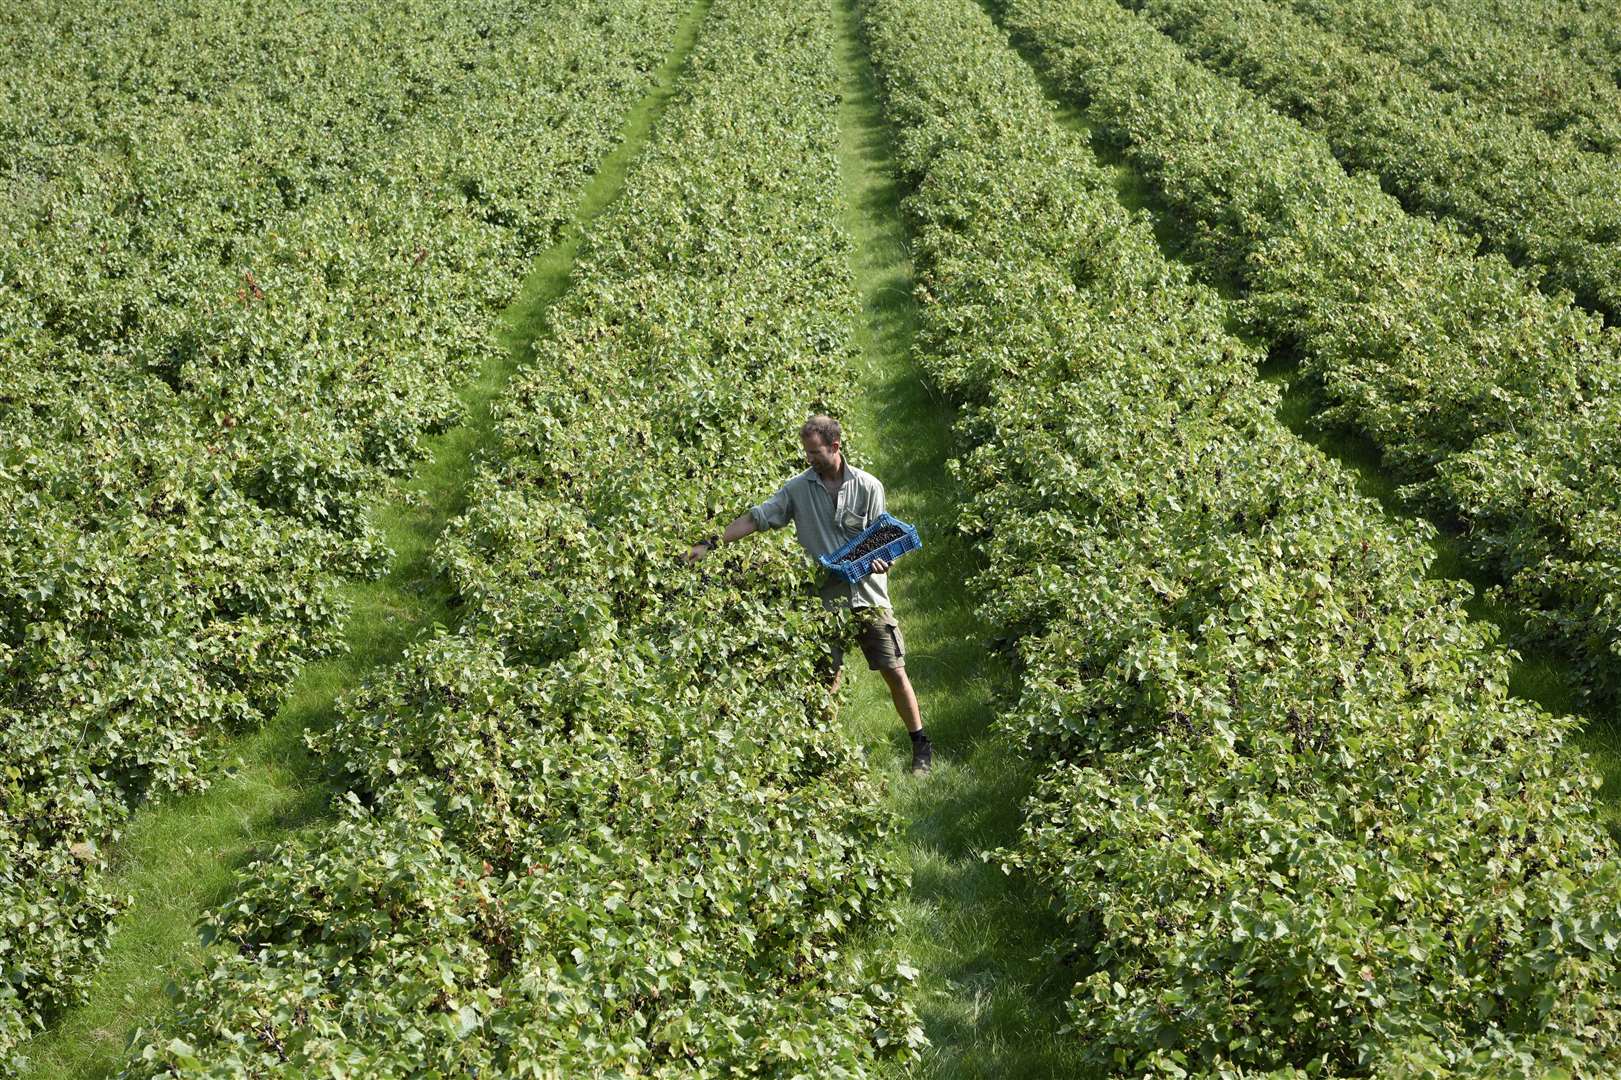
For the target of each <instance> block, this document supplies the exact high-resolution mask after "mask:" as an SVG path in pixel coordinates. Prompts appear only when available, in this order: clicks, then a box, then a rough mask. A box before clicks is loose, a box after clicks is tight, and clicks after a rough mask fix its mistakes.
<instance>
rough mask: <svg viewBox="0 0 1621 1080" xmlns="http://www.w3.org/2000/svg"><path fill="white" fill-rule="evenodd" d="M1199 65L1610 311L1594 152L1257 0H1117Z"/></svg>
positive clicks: (1614, 260) (1611, 241) (1609, 200)
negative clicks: (1214, 0) (1438, 86)
mask: <svg viewBox="0 0 1621 1080" xmlns="http://www.w3.org/2000/svg"><path fill="white" fill-rule="evenodd" d="M1127 6H1128V7H1131V8H1133V9H1135V10H1137V11H1140V12H1142V13H1143V15H1145V16H1146V17H1147V18H1148V19H1149V21H1151V22H1152V23H1153V24H1154V25H1155V26H1158V27H1159V28H1160V29H1162V30H1164V31H1165V32H1166V33H1168V34H1170V35H1171V36H1173V37H1174V38H1175V39H1176V40H1177V41H1178V42H1179V43H1180V44H1181V45H1182V46H1183V47H1184V48H1185V49H1186V50H1187V51H1188V53H1189V55H1191V56H1193V57H1195V58H1196V59H1198V60H1199V61H1200V62H1201V63H1204V64H1208V65H1209V66H1210V67H1212V68H1213V69H1215V70H1217V71H1220V72H1222V73H1223V74H1225V75H1228V76H1230V77H1231V78H1233V79H1235V80H1236V81H1238V82H1239V83H1241V84H1242V85H1244V86H1245V87H1247V88H1249V89H1250V90H1251V91H1253V92H1254V93H1255V94H1256V95H1257V96H1258V97H1260V98H1261V99H1262V100H1264V101H1266V102H1268V103H1269V104H1270V105H1272V106H1274V107H1275V108H1277V109H1279V110H1280V111H1282V112H1283V113H1285V114H1287V115H1289V116H1292V117H1294V118H1295V119H1297V120H1298V121H1300V123H1302V124H1303V125H1305V126H1306V127H1307V128H1309V129H1310V130H1312V131H1316V132H1319V133H1321V134H1322V136H1323V138H1324V139H1326V140H1327V142H1328V145H1329V146H1331V147H1332V148H1333V150H1334V153H1335V155H1336V156H1337V157H1338V158H1339V159H1340V161H1342V162H1343V163H1344V164H1345V167H1346V168H1347V169H1350V170H1353V171H1366V172H1369V173H1372V174H1373V175H1374V176H1377V177H1378V178H1379V179H1380V181H1381V182H1382V183H1383V184H1384V185H1385V187H1386V188H1387V189H1389V190H1390V191H1392V192H1394V193H1395V194H1396V195H1398V196H1400V197H1401V198H1402V199H1403V200H1404V201H1405V203H1406V204H1407V205H1408V206H1409V207H1412V208H1414V209H1416V210H1421V211H1423V212H1426V213H1432V214H1437V215H1442V216H1444V217H1448V218H1452V219H1455V220H1457V221H1458V222H1460V223H1461V224H1462V225H1464V226H1465V227H1466V228H1468V229H1470V230H1474V231H1477V232H1478V233H1479V234H1480V236H1481V238H1482V239H1483V240H1484V241H1485V243H1486V245H1487V247H1488V248H1489V249H1490V250H1492V251H1498V252H1502V253H1503V254H1505V255H1507V256H1508V257H1509V258H1510V259H1513V260H1516V261H1519V262H1524V263H1527V264H1529V265H1530V266H1531V267H1532V268H1533V269H1534V270H1536V271H1537V273H1538V275H1539V276H1540V278H1541V280H1542V283H1543V284H1544V286H1545V287H1547V288H1548V290H1549V291H1550V292H1558V291H1562V290H1566V289H1568V290H1571V291H1573V292H1574V293H1575V294H1576V296H1577V298H1578V299H1579V300H1580V301H1581V302H1582V303H1583V304H1585V305H1587V306H1588V307H1591V308H1593V309H1595V310H1597V311H1601V312H1603V313H1604V314H1605V315H1606V316H1608V317H1609V319H1610V320H1611V322H1614V321H1616V320H1617V319H1618V318H1621V170H1617V168H1616V163H1615V160H1614V159H1613V158H1611V157H1609V156H1608V155H1605V154H1596V153H1590V152H1587V151H1585V150H1582V149H1580V148H1578V147H1575V146H1573V145H1571V144H1570V143H1568V142H1566V141H1565V140H1562V139H1558V138H1555V137H1552V136H1550V135H1548V134H1546V133H1544V132H1542V131H1540V130H1538V129H1537V128H1536V127H1535V125H1533V124H1532V123H1531V122H1530V121H1529V120H1526V119H1524V118H1522V117H1519V116H1514V115H1512V114H1507V113H1504V112H1502V111H1501V110H1500V109H1498V108H1497V107H1495V106H1493V105H1491V104H1488V103H1481V102H1478V101H1476V100H1475V99H1474V97H1473V96H1472V95H1469V94H1465V93H1461V92H1440V91H1436V90H1434V89H1432V88H1431V87H1430V86H1429V85H1428V84H1426V83H1425V82H1424V81H1423V80H1422V79H1421V78H1419V77H1418V76H1417V75H1416V74H1414V73H1412V72H1409V71H1406V70H1405V69H1403V68H1402V66H1401V64H1400V63H1399V62H1397V61H1396V60H1394V59H1392V58H1390V57H1386V56H1381V55H1378V54H1373V53H1368V52H1364V51H1362V50H1360V49H1357V48H1354V47H1352V46H1350V45H1348V44H1347V43H1345V42H1344V41H1343V40H1341V39H1340V38H1338V37H1336V36H1335V35H1334V34H1332V33H1330V32H1328V31H1326V30H1324V29H1323V28H1322V27H1320V26H1318V25H1316V24H1315V23H1313V22H1312V21H1311V20H1309V19H1306V18H1304V17H1302V16H1300V15H1296V14H1295V13H1294V12H1292V11H1288V10H1285V9H1283V8H1280V7H1278V6H1275V5H1273V4H1269V3H1267V2H1266V0H1235V2H1234V3H1231V4H1211V3H1207V2H1205V0H1127Z"/></svg>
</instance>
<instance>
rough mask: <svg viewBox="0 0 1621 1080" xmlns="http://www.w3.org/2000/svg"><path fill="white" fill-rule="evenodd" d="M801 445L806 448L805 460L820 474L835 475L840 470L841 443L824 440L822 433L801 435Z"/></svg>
mask: <svg viewBox="0 0 1621 1080" xmlns="http://www.w3.org/2000/svg"><path fill="white" fill-rule="evenodd" d="M799 445H801V446H803V447H804V448H805V460H806V461H808V462H810V466H811V468H813V469H815V470H816V473H817V475H818V476H833V475H836V474H837V473H838V471H839V444H838V441H837V440H834V441H833V442H831V443H825V442H823V441H822V437H821V436H820V435H801V436H800V437H799Z"/></svg>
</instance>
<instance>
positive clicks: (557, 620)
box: [126, 0, 922, 1077]
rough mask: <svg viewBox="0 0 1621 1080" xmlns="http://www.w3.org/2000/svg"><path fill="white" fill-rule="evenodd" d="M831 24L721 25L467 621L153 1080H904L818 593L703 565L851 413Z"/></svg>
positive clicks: (152, 1046)
mask: <svg viewBox="0 0 1621 1080" xmlns="http://www.w3.org/2000/svg"><path fill="white" fill-rule="evenodd" d="M829 14H830V13H829V11H828V10H827V9H826V7H824V6H820V5H813V6H811V7H809V8H807V7H805V6H804V5H799V4H794V3H790V2H788V0H770V2H766V3H761V2H759V0H717V2H716V3H715V4H714V5H713V7H712V8H711V9H710V11H709V12H708V14H707V16H706V18H705V21H704V22H703V24H702V26H701V27H700V31H699V40H698V44H697V46H696V48H695V49H694V51H693V52H692V54H691V56H690V59H689V60H688V61H687V69H686V71H685V73H684V74H683V76H682V81H681V82H680V83H679V84H678V86H677V88H676V91H675V95H674V97H673V99H672V101H671V103H670V105H669V106H668V108H667V109H666V110H665V111H664V113H663V114H662V116H660V117H659V118H658V120H657V122H656V126H655V128H654V131H653V135H652V137H651V140H650V142H649V144H648V145H647V147H646V148H645V149H644V150H643V151H642V152H641V154H640V156H639V157H638V158H637V159H636V160H635V161H634V162H633V163H632V166H631V171H630V173H629V175H628V177H627V180H626V187H625V190H624V192H623V194H622V195H621V196H620V198H619V199H618V200H617V201H616V202H615V203H613V204H611V205H610V207H609V208H608V209H607V210H606V211H605V212H604V213H603V214H602V215H601V216H600V217H598V218H597V219H596V220H595V221H594V222H593V223H592V224H591V225H590V226H589V227H588V229H587V232H586V235H585V238H584V240H583V243H582V246H581V251H580V255H579V259H578V262H577V264H576V266H575V270H574V276H573V280H572V282H571V286H570V289H569V291H568V292H567V293H565V294H564V296H563V297H562V299H560V300H559V301H558V302H557V303H556V304H555V305H554V306H553V307H552V308H551V309H550V310H549V311H548V313H547V317H546V323H547V331H546V333H545V335H544V336H543V337H542V338H541V339H539V340H538V341H537V343H536V348H535V355H534V357H533V363H532V364H530V365H529V366H527V367H526V368H525V369H524V370H523V371H522V372H520V374H519V375H518V376H517V377H516V379H515V380H514V382H513V384H512V386H511V387H510V388H509V390H508V391H507V392H506V393H505V394H504V395H503V397H502V398H501V399H500V400H499V402H498V406H497V423H498V430H499V433H500V438H501V454H500V460H498V461H495V462H492V463H490V464H488V465H487V466H486V467H484V468H483V469H481V471H480V473H479V475H478V477H477V479H476V481H475V483H474V484H473V485H472V488H471V490H470V493H469V508H468V510H467V512H466V514H465V515H464V516H463V517H462V518H460V519H458V520H457V521H456V522H454V523H453V524H452V526H451V527H450V528H449V529H448V530H447V532H446V534H445V536H444V537H443V538H442V540H441V542H440V545H439V547H438V549H437V556H438V558H439V559H440V561H441V562H442V564H443V565H444V567H445V568H446V570H447V572H448V573H449V574H450V576H451V578H452V580H453V581H454V583H455V585H456V587H457V589H458V591H459V593H460V595H461V596H462V597H463V598H464V600H465V613H466V614H465V620H464V622H463V624H462V625H461V626H460V627H459V628H458V629H457V630H456V631H454V632H441V633H438V634H437V635H435V636H434V637H432V638H431V639H429V640H426V641H424V642H422V643H420V644H418V645H416V646H414V647H412V648H411V649H410V650H409V652H408V654H407V656H406V657H405V659H404V660H403V661H402V662H401V663H399V664H398V665H397V666H395V667H393V668H392V669H390V670H388V671H386V672H384V673H382V674H380V675H379V676H377V677H376V678H375V679H373V680H372V681H370V682H369V683H368V684H367V685H366V686H365V687H364V688H363V689H361V690H360V691H358V692H357V693H354V694H353V695H352V696H350V697H348V698H347V699H346V700H345V701H344V703H343V705H342V708H341V716H340V719H339V721H338V722H337V724H336V726H335V728H334V729H333V730H332V731H331V732H330V733H328V734H325V735H323V736H321V737H320V738H319V739H318V743H317V745H318V748H319V749H320V751H321V752H322V753H323V754H324V755H326V756H327V757H328V759H329V760H331V761H333V762H334V763H336V764H337V765H338V766H339V767H340V768H341V769H342V770H343V771H344V773H345V774H346V775H347V776H348V777H349V786H350V790H349V793H348V794H347V795H346V796H345V797H344V799H343V800H341V801H340V811H341V812H340V814H339V815H338V818H337V820H336V821H333V822H326V823H322V824H320V825H317V826H312V827H310V828H308V829H306V830H305V831H304V832H303V833H302V834H301V835H299V836H297V837H295V838H293V839H290V840H289V841H288V842H286V843H284V844H282V845H281V846H280V847H279V848H278V849H277V850H276V851H275V852H274V853H273V854H272V855H271V856H269V857H268V858H266V859H263V860H261V861H259V862H257V863H255V864H253V865H251V866H250V867H248V868H247V869H246V871H245V872H244V874H243V877H242V885H241V888H240V890H239V892H238V894H237V895H236V896H235V897H234V898H233V899H231V900H230V901H229V902H228V903H226V904H224V905H222V906H221V907H220V908H219V909H218V911H217V912H215V913H214V914H213V915H212V916H211V917H210V919H209V921H208V924H207V925H208V933H209V934H210V935H211V936H213V937H214V938H215V939H216V940H217V941H218V947H217V948H216V949H214V950H213V951H212V952H211V955H210V958H209V961H208V963H207V967H206V970H205V971H203V972H202V973H201V974H200V975H199V976H198V977H197V978H195V979H194V980H192V981H191V982H189V983H188V984H187V985H186V986H185V987H184V988H183V990H182V992H181V995H180V997H179V1000H178V1005H177V1009H176V1011H175V1013H174V1015H172V1016H171V1017H170V1018H169V1019H168V1020H167V1021H166V1023H165V1025H164V1027H163V1028H162V1030H160V1031H158V1032H149V1033H147V1035H146V1036H145V1037H144V1038H143V1040H142V1048H141V1049H140V1050H139V1052H138V1053H137V1054H136V1056H135V1058H134V1060H132V1062H131V1064H130V1066H129V1069H128V1071H127V1074H126V1075H128V1076H131V1077H145V1076H158V1075H182V1076H286V1077H295V1076H297V1077H304V1076H312V1075H329V1074H339V1073H342V1074H346V1075H364V1076H368V1077H390V1076H422V1075H446V1076H449V1075H455V1076H503V1077H522V1076H544V1077H565V1076H566V1077H578V1076H610V1075H611V1076H623V1075H638V1076H682V1077H701V1076H713V1077H722V1076H725V1077H731V1076H744V1075H747V1076H755V1075H770V1076H784V1077H788V1076H807V1077H809V1076H815V1077H853V1076H863V1075H869V1074H872V1073H873V1072H875V1071H876V1070H877V1069H879V1067H880V1064H881V1062H883V1061H885V1060H887V1061H891V1062H896V1063H900V1064H905V1063H908V1062H912V1061H915V1060H916V1057H917V1054H918V1049H919V1046H920V1045H921V1041H922V1035H921V1031H920V1029H919V1026H918V1024H917V1022H916V1019H915V1017H914V1016H913V1013H912V1011H911V1008H910V1006H909V1005H908V1004H907V1000H906V997H905V994H904V992H905V990H906V987H907V984H908V982H909V980H910V979H911V977H912V976H913V974H914V973H913V971H912V969H911V968H910V967H908V966H906V965H905V964H904V963H903V962H901V961H900V960H899V959H898V958H896V957H894V956H892V955H889V954H887V953H886V952H884V950H883V946H882V941H883V939H884V936H885V929H886V926H887V923H888V920H889V919H890V917H891V916H890V914H889V912H890V909H891V907H892V906H893V905H894V903H895V902H896V900H897V897H898V894H899V892H900V890H901V889H902V888H903V887H904V884H905V881H904V877H903V875H902V874H901V873H900V871H899V870H898V868H897V865H896V864H895V862H894V856H893V855H892V854H891V853H890V851H889V847H890V845H889V841H888V837H889V835H890V833H891V831H892V830H893V829H894V827H895V825H894V822H893V821H892V819H891V817H890V815H889V814H888V812H887V811H884V810H883V809H882V808H881V802H880V796H881V786H880V784H879V782H878V781H877V780H876V779H875V777H874V776H873V775H872V774H871V773H870V772H869V770H868V767H867V764H866V762H865V760H864V758H863V756H862V754H861V753H860V751H859V749H857V748H856V747H855V746H854V745H853V744H852V743H851V741H850V739H849V738H848V736H847V735H845V734H844V733H843V731H842V728H841V727H840V726H839V725H838V724H837V723H836V722H835V721H834V720H833V719H832V718H831V716H830V712H831V710H830V708H829V706H830V698H829V694H828V691H827V688H826V682H825V677H824V674H823V672H822V671H821V670H820V668H819V665H820V663H821V661H822V659H823V654H822V644H823V641H824V634H825V632H826V631H827V629H828V627H827V625H826V616H824V615H823V614H822V613H821V611H820V609H819V607H818V605H817V604H816V601H815V596H816V592H815V581H814V578H813V576H812V575H811V574H810V573H809V571H808V569H807V567H806V566H805V563H804V560H803V557H802V555H801V554H800V553H799V552H798V551H797V549H795V548H793V547H792V546H791V544H790V543H788V542H787V541H786V538H785V537H782V536H777V537H775V538H769V539H767V538H756V539H755V540H752V541H751V542H750V543H749V544H748V545H745V546H743V547H740V548H738V549H731V550H723V551H722V552H721V553H719V554H717V555H714V556H711V557H710V558H709V559H708V560H706V561H705V562H703V563H702V564H700V565H699V566H697V567H692V566H686V565H683V564H682V563H681V562H680V560H679V556H680V555H681V554H682V553H684V552H685V551H686V549H687V545H688V544H689V543H690V542H691V541H692V540H693V539H694V538H696V537H698V536H702V535H705V534H707V533H708V532H710V531H712V530H714V529H715V528H717V527H718V524H719V523H720V522H722V521H725V520H730V518H731V517H733V516H735V515H736V514H737V513H738V512H740V511H741V510H742V509H743V508H745V507H746V506H748V505H750V504H751V503H753V502H757V501H759V500H760V499H761V498H763V497H764V496H765V495H766V494H769V492H770V491H771V490H772V489H773V488H774V487H775V486H776V485H777V484H778V483H780V482H781V480H782V479H783V478H784V477H785V476H786V475H789V474H790V473H791V471H796V470H797V469H799V468H801V467H802V465H801V463H800V462H799V461H798V454H797V452H796V450H797V448H796V444H795V441H794V434H795V432H796V431H797V429H798V425H799V423H800V422H801V421H802V420H803V418H804V416H805V415H806V414H807V412H808V411H810V410H813V409H817V408H823V409H832V410H837V409H839V408H840V404H841V402H842V401H843V400H844V398H843V395H844V393H845V390H846V387H847V385H848V382H849V372H850V366H851V365H850V362H851V360H852V358H853V351H852V346H851V344H850V343H851V339H852V335H853V331H854V326H855V320H856V318H857V307H856V292H855V288H854V283H853V277H852V273H851V269H850V247H849V241H848V239H847V237H846V236H845V234H844V233H843V232H842V231H841V228H840V225H839V210H838V206H839V203H838V193H839V172H838V161H837V157H836V151H837V146H838V131H837V127H836V109H837V79H836V70H835V65H834V52H833V42H832V37H831V30H830V25H829ZM858 943H859V944H858ZM874 943H876V944H874Z"/></svg>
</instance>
